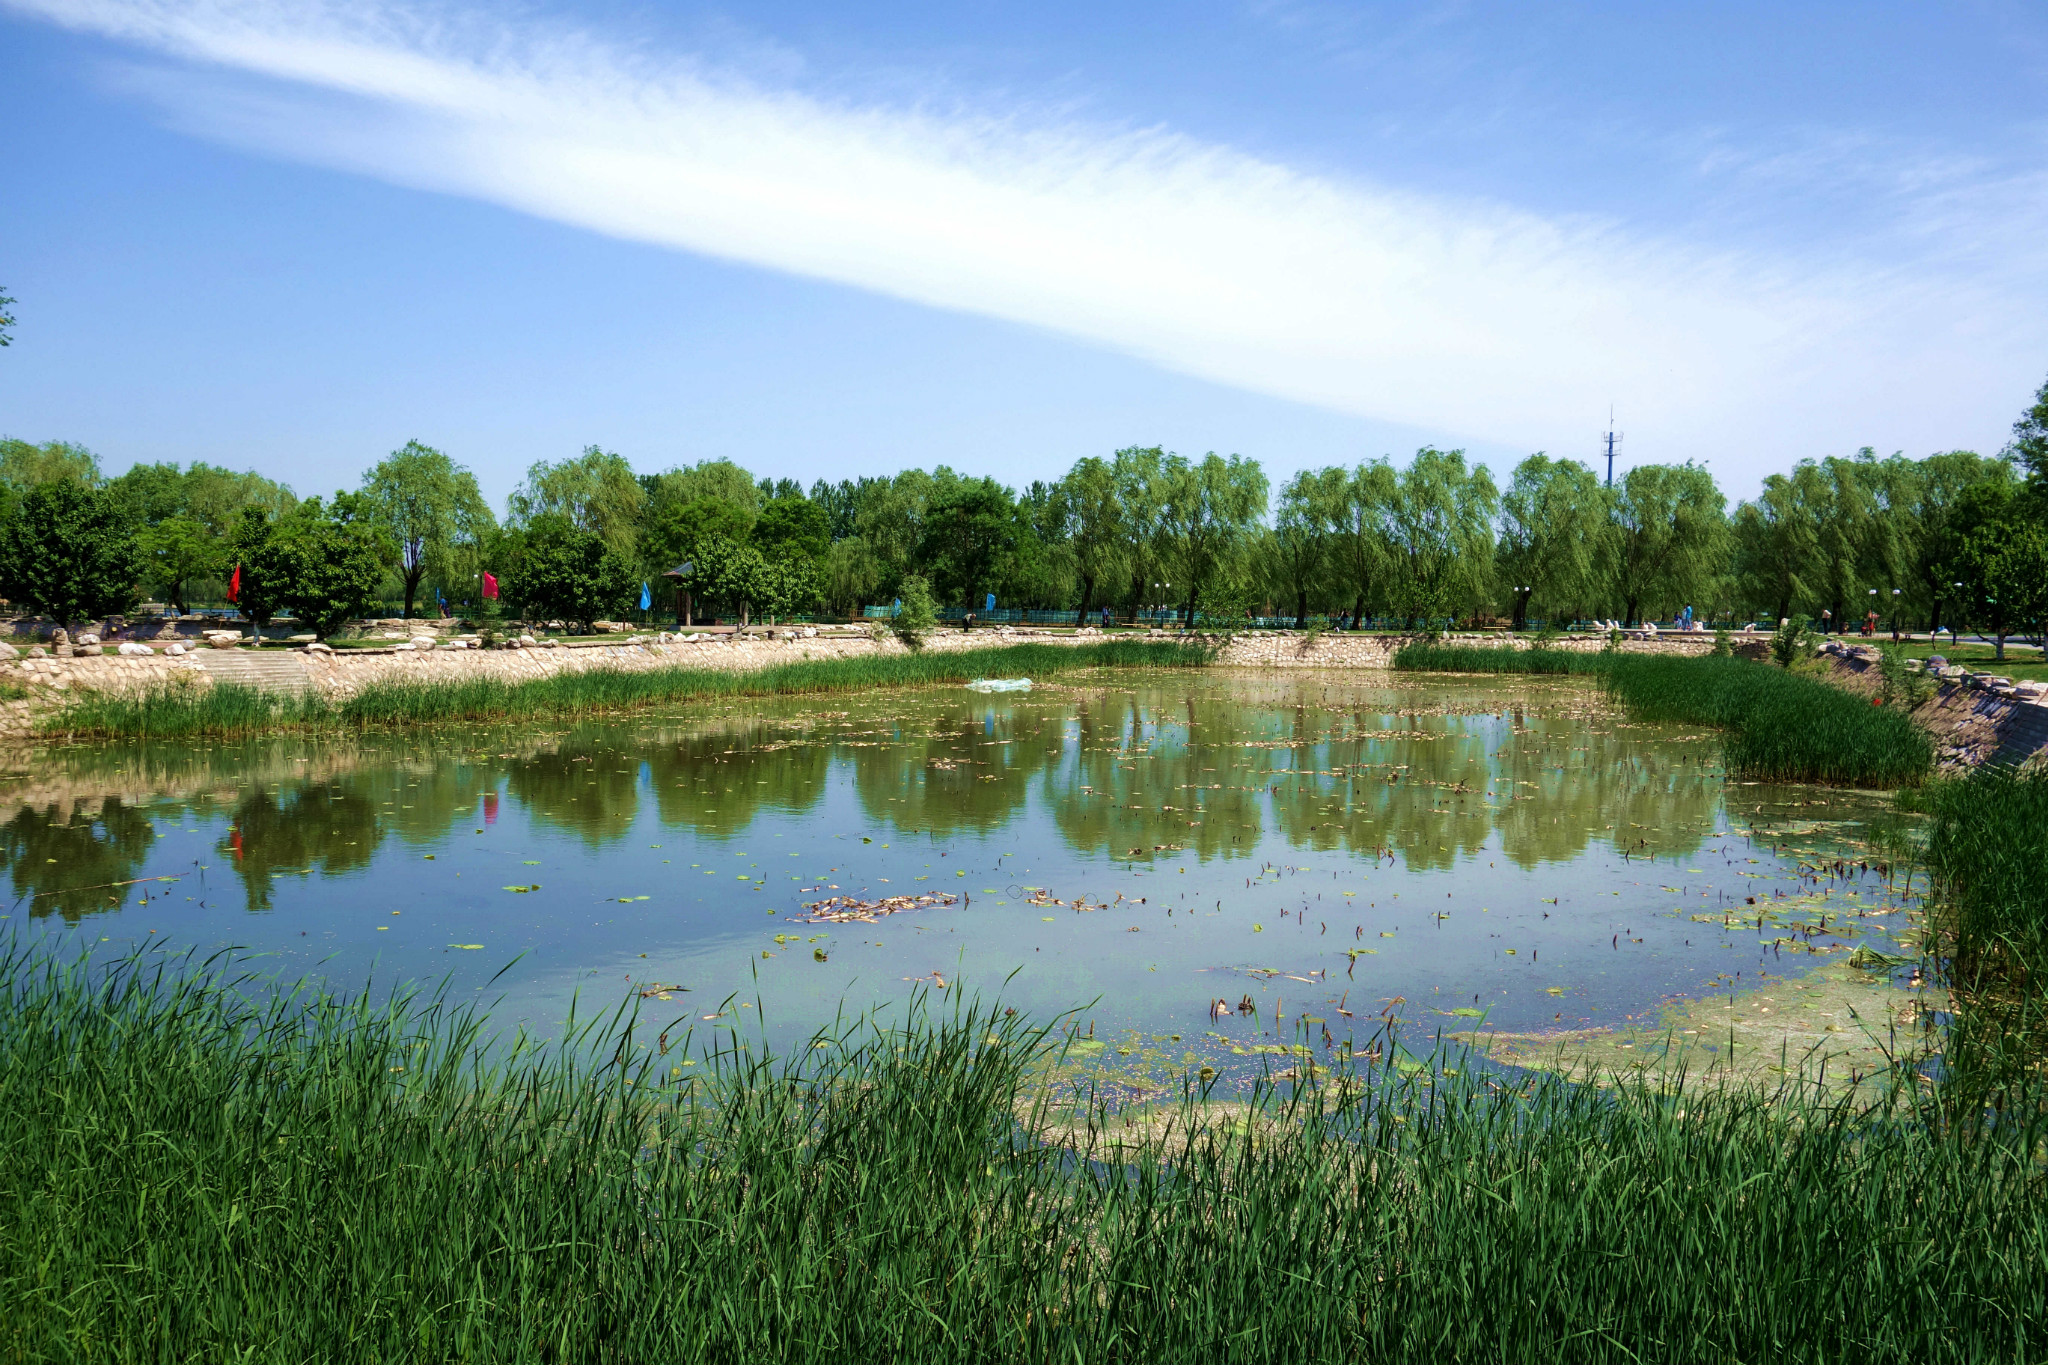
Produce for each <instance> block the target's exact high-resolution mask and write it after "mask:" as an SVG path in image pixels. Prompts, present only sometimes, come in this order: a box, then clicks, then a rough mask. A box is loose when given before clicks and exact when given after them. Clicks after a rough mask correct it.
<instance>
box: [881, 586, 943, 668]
mask: <svg viewBox="0 0 2048 1365" xmlns="http://www.w3.org/2000/svg"><path fill="white" fill-rule="evenodd" d="M938 625H939V612H938V608H937V606H936V605H935V604H934V603H933V602H932V590H931V585H930V584H929V583H927V582H925V579H924V575H923V574H906V575H905V576H904V579H903V606H902V608H901V609H900V610H899V611H897V613H896V615H895V616H894V617H893V618H891V620H890V622H889V627H890V629H891V630H893V631H895V633H896V638H897V639H899V640H901V641H902V642H903V643H904V644H905V645H906V646H908V647H909V648H911V649H914V650H915V649H923V648H924V642H925V637H926V636H928V635H930V634H931V633H932V632H933V631H934V630H936V629H937V628H938Z"/></svg>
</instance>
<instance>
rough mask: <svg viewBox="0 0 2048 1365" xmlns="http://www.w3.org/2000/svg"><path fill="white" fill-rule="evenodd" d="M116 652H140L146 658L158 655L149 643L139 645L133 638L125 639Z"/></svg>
mask: <svg viewBox="0 0 2048 1365" xmlns="http://www.w3.org/2000/svg"><path fill="white" fill-rule="evenodd" d="M116 652H117V653H121V654H139V655H141V656H142V657H143V658H145V659H152V658H155V657H156V651H155V650H153V649H151V648H150V647H149V646H148V645H138V644H136V643H135V642H134V641H133V640H123V641H122V642H121V646H120V648H119V650H117V651H116Z"/></svg>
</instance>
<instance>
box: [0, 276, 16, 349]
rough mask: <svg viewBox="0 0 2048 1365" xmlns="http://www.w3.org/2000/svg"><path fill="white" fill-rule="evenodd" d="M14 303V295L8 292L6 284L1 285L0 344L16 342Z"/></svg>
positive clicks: (5, 344)
mask: <svg viewBox="0 0 2048 1365" xmlns="http://www.w3.org/2000/svg"><path fill="white" fill-rule="evenodd" d="M14 304H15V299H14V296H13V295H12V294H10V293H8V292H7V289H6V287H5V286H4V285H0V346H12V345H13V344H14V325H15V318H14Z"/></svg>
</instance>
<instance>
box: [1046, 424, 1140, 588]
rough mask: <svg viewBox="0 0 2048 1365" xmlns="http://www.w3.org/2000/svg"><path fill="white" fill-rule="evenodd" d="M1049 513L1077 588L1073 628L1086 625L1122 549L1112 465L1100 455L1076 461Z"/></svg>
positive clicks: (1056, 489)
mask: <svg viewBox="0 0 2048 1365" xmlns="http://www.w3.org/2000/svg"><path fill="white" fill-rule="evenodd" d="M1052 509H1053V516H1054V517H1055V519H1056V520H1057V521H1058V523H1059V527H1060V531H1061V533H1062V535H1063V537H1064V539H1065V542H1066V545H1067V549H1068V552H1069V553H1070V554H1071V555H1072V557H1073V564H1074V576H1075V577H1076V578H1077V579H1078V580H1079V582H1080V585H1081V606H1080V608H1079V610H1078V611H1077V612H1076V613H1075V615H1074V623H1075V624H1076V625H1086V624H1087V623H1088V609H1089V608H1090V607H1092V606H1094V605H1095V592H1096V588H1097V586H1098V585H1099V584H1101V583H1103V582H1105V581H1106V580H1107V579H1108V578H1109V576H1110V575H1111V574H1112V573H1114V572H1115V571H1116V567H1117V556H1118V554H1119V553H1120V552H1121V550H1122V548H1123V543H1124V509H1123V501H1122V499H1121V498H1119V497H1118V495H1117V480H1116V471H1115V470H1114V469H1113V468H1112V467H1111V465H1110V462H1109V461H1107V460H1105V459H1103V458H1102V457H1101V456H1100V455H1084V456H1082V457H1081V458H1080V459H1078V460H1076V461H1074V467H1073V468H1072V469H1069V470H1068V471H1067V474H1066V477H1065V478H1063V479H1061V480H1060V481H1059V483H1058V484H1056V485H1054V488H1053V495H1052Z"/></svg>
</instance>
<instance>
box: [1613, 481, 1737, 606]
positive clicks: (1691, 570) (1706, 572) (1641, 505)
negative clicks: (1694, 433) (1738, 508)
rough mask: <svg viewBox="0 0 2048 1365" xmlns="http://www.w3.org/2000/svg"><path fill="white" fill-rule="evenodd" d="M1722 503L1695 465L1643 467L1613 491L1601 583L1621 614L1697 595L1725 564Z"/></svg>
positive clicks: (1725, 522) (1724, 506) (1725, 521)
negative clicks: (1618, 601)
mask: <svg viewBox="0 0 2048 1365" xmlns="http://www.w3.org/2000/svg"><path fill="white" fill-rule="evenodd" d="M1726 509H1727V500H1726V499H1725V498H1723V497H1722V496H1721V490H1720V489H1719V488H1718V487H1717V486H1715V483H1714V476H1713V475H1712V474H1709V473H1708V472H1707V471H1706V468H1705V467H1704V466H1701V465H1696V464H1692V463H1690V462H1688V463H1686V464H1644V465H1637V466H1636V467H1635V468H1634V469H1631V470H1629V471H1628V473H1627V474H1625V475H1623V476H1622V481H1621V484H1620V486H1619V487H1617V488H1615V489H1614V490H1613V501H1612V503H1611V506H1610V511H1609V515H1610V517H1611V518H1612V531H1611V532H1610V534H1609V536H1608V538H1607V549H1608V564H1607V570H1608V572H1607V581H1608V583H1609V585H1610V588H1611V590H1612V591H1613V593H1614V594H1615V596H1617V597H1619V598H1620V599H1621V603H1622V619H1623V620H1625V621H1629V622H1634V621H1636V620H1638V619H1639V618H1640V615H1641V612H1642V608H1643V604H1644V603H1645V602H1658V603H1662V604H1664V605H1667V606H1672V607H1676V606H1679V605H1683V604H1684V603H1685V602H1686V601H1689V600H1691V599H1692V598H1695V597H1699V596H1702V595H1703V594H1704V593H1705V592H1706V591H1707V587H1708V584H1709V583H1710V582H1711V580H1712V579H1713V577H1714V576H1715V575H1716V574H1719V573H1721V572H1722V571H1723V569H1724V566H1725V565H1726V563H1727V547H1728V535H1727V532H1728V517H1727V510H1726Z"/></svg>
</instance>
